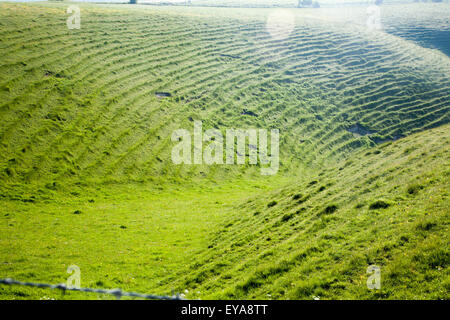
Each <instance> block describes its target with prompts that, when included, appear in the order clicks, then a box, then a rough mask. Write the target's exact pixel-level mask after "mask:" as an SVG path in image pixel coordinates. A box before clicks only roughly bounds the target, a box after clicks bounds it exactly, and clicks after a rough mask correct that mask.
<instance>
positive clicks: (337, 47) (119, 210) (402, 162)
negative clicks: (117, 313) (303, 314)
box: [0, 0, 450, 299]
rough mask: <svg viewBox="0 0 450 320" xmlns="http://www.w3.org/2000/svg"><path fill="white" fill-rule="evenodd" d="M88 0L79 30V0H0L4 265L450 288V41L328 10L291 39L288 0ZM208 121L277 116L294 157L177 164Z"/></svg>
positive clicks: (36, 295) (217, 279)
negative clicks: (149, 1)
mask: <svg viewBox="0 0 450 320" xmlns="http://www.w3.org/2000/svg"><path fill="white" fill-rule="evenodd" d="M283 1H284V0H283ZM79 5H80V7H81V17H82V18H81V29H73V30H69V29H68V28H67V26H66V19H67V18H68V16H69V15H68V14H67V13H66V9H67V6H68V4H67V3H30V4H18V3H0V57H1V58H0V181H1V184H0V278H4V277H12V278H16V279H18V280H24V281H41V282H47V283H56V282H57V283H59V282H64V281H65V280H66V279H67V273H66V270H67V267H68V266H69V265H71V264H76V265H78V266H79V267H80V268H81V270H82V285H83V286H87V287H100V288H115V287H120V288H122V289H125V290H129V291H138V292H148V293H158V294H170V293H171V292H172V290H177V291H179V292H184V291H185V290H186V289H187V290H188V291H189V293H188V294H187V297H188V298H211V297H218V298H264V299H265V298H274V299H275V298H290V299H294V298H301V299H303V298H304V299H311V298H313V297H314V296H316V297H317V296H319V297H320V298H361V299H365V298H370V299H371V298H413V297H414V298H416V297H419V298H427V299H431V298H446V299H448V298H449V297H448V292H449V282H448V279H449V277H448V262H449V255H448V253H449V250H448V221H449V219H448V218H449V217H448V207H449V203H448V190H449V185H448V180H449V179H448V174H449V167H448V165H449V158H448V156H449V154H448V152H449V128H450V127H449V101H450V100H449V97H450V90H449V89H450V60H449V57H448V56H447V55H445V54H444V53H442V52H441V51H439V50H435V49H430V48H423V47H421V46H420V45H419V44H420V43H419V42H418V41H409V40H405V39H403V38H402V37H404V38H407V36H405V34H404V33H403V32H399V33H398V35H399V36H395V35H392V34H387V33H385V32H383V31H371V30H369V29H368V28H367V27H366V26H365V24H364V23H360V22H357V21H354V20H355V19H356V18H355V17H354V16H351V17H348V19H347V18H345V19H332V18H330V16H329V15H328V13H327V12H326V11H321V9H317V10H318V11H313V10H312V9H311V10H309V9H307V10H306V9H305V10H295V9H294V10H291V11H290V13H287V15H288V18H289V19H290V18H293V19H294V21H295V26H294V28H293V30H292V32H291V33H290V34H289V35H288V36H287V37H285V38H279V37H278V36H277V35H275V36H272V35H271V34H270V32H268V28H267V23H268V21H270V20H271V19H269V16H270V15H271V14H272V12H273V9H234V8H200V7H192V8H191V7H181V6H178V7H156V6H138V5H136V6H129V5H111V4H108V5H101V4H79ZM393 8H394V7H393ZM415 8H416V9H415V10H412V9H411V10H409V11H408V14H409V15H416V14H418V15H420V14H421V10H420V6H415ZM433 8H434V9H433ZM433 8H432V9H430V10H431V11H430V10H428V11H424V12H426V14H427V15H428V14H430V12H436V15H438V13H439V10H440V9H439V7H437V6H435V7H433ZM393 10H401V8H399V7H395V8H394V9H393ZM433 10H434V11H433ZM361 12H362V11H359V13H358V14H361ZM283 14H286V13H283ZM397 14H398V12H397ZM357 16H358V15H357ZM282 17H283V16H282ZM358 17H359V16H358ZM390 17H391V18H390V19H392V20H395V14H394V13H393V14H391V15H390ZM289 19H286V20H289ZM358 19H359V18H358ZM358 19H356V20H358ZM418 20H420V21H423V19H421V18H420V19H419V18H418ZM438 20H439V21H441V22H442V21H444V20H445V19H444V20H442V19H441V18H439V19H438ZM352 21H354V22H355V23H353V22H352ZM358 21H359V20H358ZM408 21H410V20H408V19H405V20H401V21H400V20H399V21H397V27H395V26H394V25H393V27H392V28H394V29H395V30H399V29H400V27H401V25H402V24H404V25H406V27H409V26H407V24H408ZM272 22H273V21H272ZM285 26H286V25H285ZM289 27H290V26H289V25H287V26H286V28H287V29H289ZM269 30H270V28H269ZM405 30H406V29H405ZM390 31H392V30H390ZM393 33H394V32H393ZM416 40H417V39H416ZM195 121H202V123H203V129H204V130H206V129H210V128H215V129H218V130H220V131H221V132H224V131H225V130H226V129H232V128H236V129H249V128H259V129H279V131H280V147H279V148H280V170H279V171H278V173H277V174H276V175H273V176H262V175H261V174H260V166H259V164H258V165H251V164H249V163H246V164H244V165H211V166H207V165H176V164H174V163H173V161H172V159H171V151H172V148H173V146H174V143H173V142H172V141H171V136H172V133H173V132H174V131H175V130H177V129H180V128H183V129H187V130H188V131H190V132H192V131H193V126H194V122H195ZM249 152H250V151H249V150H246V153H249ZM371 264H376V265H379V266H380V267H381V272H382V281H383V282H382V289H381V291H376V292H372V291H369V290H367V288H366V286H365V280H366V274H365V272H366V268H367V266H368V265H371ZM0 298H7V299H22V298H32V299H40V298H57V299H59V298H61V296H60V295H59V294H58V293H53V292H50V293H49V292H48V291H44V290H37V289H30V288H21V287H19V288H13V289H11V288H8V287H6V288H5V287H1V286H0ZM64 298H68V299H71V298H93V299H96V298H104V297H103V296H98V295H91V296H86V295H84V294H78V293H77V294H70V295H66V296H64Z"/></svg>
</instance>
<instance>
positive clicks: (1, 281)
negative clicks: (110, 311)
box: [0, 278, 184, 300]
mask: <svg viewBox="0 0 450 320" xmlns="http://www.w3.org/2000/svg"><path fill="white" fill-rule="evenodd" d="M0 284H5V285H20V286H28V287H36V288H47V289H52V290H53V289H57V290H62V291H63V293H65V292H66V291H79V292H90V293H101V294H109V295H113V296H115V297H116V299H118V300H119V299H120V298H122V297H134V298H143V299H148V300H184V299H183V298H182V297H180V296H179V295H178V294H177V295H173V296H159V295H153V294H141V293H136V292H126V291H122V290H120V289H112V290H105V289H92V288H74V287H68V286H67V285H65V284H64V283H60V284H48V283H35V282H22V281H17V280H14V279H10V278H6V279H0Z"/></svg>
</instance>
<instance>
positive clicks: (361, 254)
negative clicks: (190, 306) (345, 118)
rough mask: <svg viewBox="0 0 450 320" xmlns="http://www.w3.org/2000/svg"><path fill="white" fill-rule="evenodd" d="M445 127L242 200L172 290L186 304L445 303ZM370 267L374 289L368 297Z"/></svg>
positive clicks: (449, 143) (449, 145)
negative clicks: (183, 295) (377, 284)
mask: <svg viewBox="0 0 450 320" xmlns="http://www.w3.org/2000/svg"><path fill="white" fill-rule="evenodd" d="M449 129H450V127H449V126H448V125H447V126H443V127H441V128H437V129H433V130H429V131H426V132H423V133H420V134H415V135H412V136H409V137H407V138H404V139H401V140H399V141H396V142H394V143H386V144H383V145H380V146H378V147H375V148H371V149H368V150H366V151H363V152H359V153H356V154H355V155H354V156H352V158H351V159H349V160H348V161H346V162H344V163H342V164H341V166H336V167H332V168H329V169H327V170H324V171H322V172H320V173H319V174H318V175H317V177H316V178H315V179H313V180H311V181H307V182H304V183H298V184H294V185H290V186H288V187H284V188H282V189H279V190H278V191H276V192H271V193H269V194H267V195H264V196H261V195H259V196H258V197H254V198H250V199H249V200H248V201H246V202H243V203H242V204H241V205H239V206H237V207H236V208H235V212H234V218H233V219H231V217H230V219H229V220H228V223H227V224H226V225H224V226H223V227H222V229H221V230H220V231H219V232H218V233H217V235H216V236H215V237H214V238H212V239H211V240H210V243H209V246H208V249H206V250H205V251H204V253H202V255H201V256H199V257H198V258H197V259H196V261H195V263H193V264H192V266H191V269H190V272H185V273H186V274H187V275H186V276H184V279H183V281H182V283H181V284H180V288H188V290H189V292H192V295H191V296H189V297H192V298H197V297H201V298H205V297H208V298H211V297H214V298H238V299H239V298H258V299H280V298H282V299H312V298H313V297H319V298H322V299H355V298H357V299H380V298H383V299H449V298H450V296H449V292H450V291H449V290H450V283H449V279H450V278H449V275H450V274H449V263H450V251H449V237H448V235H449V222H450V219H449V218H450V217H449V210H448V208H449V207H450V203H449V199H448V192H449V174H450V161H449V160H450V153H449V151H450V130H449ZM373 264H374V265H377V266H379V267H380V268H381V289H380V290H372V291H371V290H369V289H367V287H366V281H367V278H368V275H366V269H367V267H368V266H369V265H373ZM196 292H200V294H196Z"/></svg>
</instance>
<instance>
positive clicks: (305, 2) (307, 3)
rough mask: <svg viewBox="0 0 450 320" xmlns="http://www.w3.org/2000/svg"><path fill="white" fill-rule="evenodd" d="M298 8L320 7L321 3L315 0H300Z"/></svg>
mask: <svg viewBox="0 0 450 320" xmlns="http://www.w3.org/2000/svg"><path fill="white" fill-rule="evenodd" d="M297 7H298V8H306V7H312V8H320V4H319V2H318V1H313V0H298V5H297Z"/></svg>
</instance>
